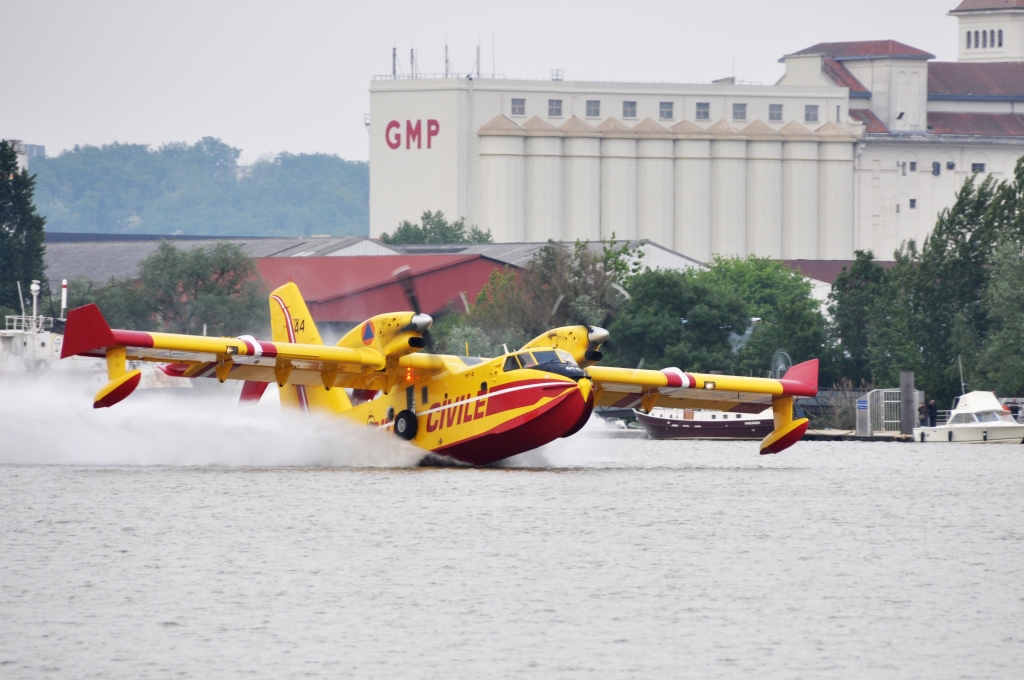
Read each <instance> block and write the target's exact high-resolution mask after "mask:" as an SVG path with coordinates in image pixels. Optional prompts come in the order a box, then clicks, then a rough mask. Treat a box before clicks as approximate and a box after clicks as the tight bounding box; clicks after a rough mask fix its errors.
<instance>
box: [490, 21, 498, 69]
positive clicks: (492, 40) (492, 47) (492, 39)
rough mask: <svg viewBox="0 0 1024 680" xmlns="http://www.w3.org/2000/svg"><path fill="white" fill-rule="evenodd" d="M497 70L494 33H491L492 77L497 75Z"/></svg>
mask: <svg viewBox="0 0 1024 680" xmlns="http://www.w3.org/2000/svg"><path fill="white" fill-rule="evenodd" d="M497 72H498V71H497V69H495V68H494V31H491V77H492V78H493V77H494V74H495V73H497Z"/></svg>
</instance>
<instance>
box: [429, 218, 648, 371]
mask: <svg viewBox="0 0 1024 680" xmlns="http://www.w3.org/2000/svg"><path fill="white" fill-rule="evenodd" d="M642 256H643V252H642V251H641V250H639V249H634V248H630V247H629V244H619V243H617V242H616V241H615V240H614V238H613V239H612V240H610V241H606V242H603V243H602V244H601V246H600V247H598V248H595V247H593V246H591V245H588V244H587V243H583V242H577V243H576V244H575V245H573V246H571V247H567V246H565V245H563V244H560V243H555V242H553V241H549V242H548V243H547V244H546V245H544V246H543V247H542V248H541V249H540V250H538V251H537V252H536V253H535V254H534V256H533V258H531V260H530V262H529V263H527V265H526V267H524V268H522V269H513V268H511V267H506V268H505V269H503V270H497V271H494V272H492V273H491V276H490V278H489V279H488V282H487V284H486V285H485V286H484V287H483V289H482V290H481V291H480V293H479V295H477V298H476V300H475V301H474V306H473V308H472V310H471V311H470V312H469V313H468V314H466V315H462V314H459V313H458V312H454V311H453V312H449V313H448V314H446V315H445V316H444V317H443V318H442V319H439V320H438V323H437V325H436V326H435V329H434V333H433V335H434V338H435V343H436V344H437V345H438V347H440V348H442V350H440V351H445V352H454V353H462V352H463V351H464V350H465V344H464V343H465V342H466V341H469V342H470V345H471V351H473V352H477V353H482V354H487V353H500V352H502V351H503V346H504V345H507V346H508V347H509V348H512V349H514V348H517V347H521V346H522V345H523V344H525V343H526V342H528V341H529V340H531V339H533V338H535V337H537V336H538V335H540V334H541V333H543V332H545V331H547V330H549V329H551V328H556V327H559V326H567V325H575V324H585V325H591V326H599V325H604V324H607V323H608V321H609V319H610V318H611V316H612V315H613V313H614V310H615V309H616V308H618V307H619V305H621V303H622V302H623V300H624V299H625V294H624V293H625V289H624V288H623V284H624V283H625V282H626V281H627V279H628V278H629V277H630V276H631V275H632V274H635V273H636V272H638V271H639V270H640V268H641V267H642V264H641V259H642Z"/></svg>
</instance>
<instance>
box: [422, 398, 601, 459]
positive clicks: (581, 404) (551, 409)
mask: <svg viewBox="0 0 1024 680" xmlns="http://www.w3.org/2000/svg"><path fill="white" fill-rule="evenodd" d="M570 387H571V389H569V390H567V391H566V393H565V394H563V395H562V396H560V397H558V398H557V399H553V400H552V401H550V402H548V403H547V404H545V405H544V406H543V407H542V408H540V409H537V410H536V411H531V412H529V413H528V414H527V415H523V416H519V417H517V418H513V419H512V420H510V421H508V422H506V423H503V424H502V425H499V426H498V427H496V428H494V429H492V430H489V431H487V432H486V433H484V434H482V435H480V436H478V437H474V438H473V439H469V440H465V441H461V442H458V443H457V444H451V445H450V446H442V447H440V448H438V449H435V450H434V454H435V455H439V456H445V457H447V458H452V459H454V460H457V461H459V462H461V463H466V464H468V465H489V464H491V463H496V462H498V461H499V460H504V459H505V458H510V457H511V456H514V455H516V454H519V453H523V452H525V451H530V450H533V449H536V448H537V447H540V446H544V445H545V444H547V443H549V442H552V441H554V440H556V439H558V438H559V437H563V436H567V435H568V434H571V433H572V432H574V431H575V430H577V429H579V425H580V423H585V422H586V420H587V419H588V418H589V417H590V411H591V409H592V408H593V399H592V398H591V399H589V400H587V401H584V400H583V395H582V394H581V393H580V391H579V390H578V389H576V387H575V386H574V385H573V386H570ZM591 397H593V393H591Z"/></svg>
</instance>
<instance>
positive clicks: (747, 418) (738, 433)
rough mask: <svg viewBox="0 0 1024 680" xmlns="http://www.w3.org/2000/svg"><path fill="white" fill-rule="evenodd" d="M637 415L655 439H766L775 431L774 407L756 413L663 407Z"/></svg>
mask: <svg viewBox="0 0 1024 680" xmlns="http://www.w3.org/2000/svg"><path fill="white" fill-rule="evenodd" d="M634 413H635V414H636V420H637V422H638V423H640V424H641V425H643V427H644V429H645V430H647V434H648V436H649V437H650V438H651V439H764V438H765V437H767V436H768V435H769V434H771V432H772V430H774V429H775V420H774V419H773V417H772V410H771V408H768V409H767V410H765V411H762V412H761V413H756V414H750V413H726V412H724V411H695V410H691V409H685V410H684V409H661V408H655V409H653V410H652V411H651V412H650V413H644V412H642V411H634Z"/></svg>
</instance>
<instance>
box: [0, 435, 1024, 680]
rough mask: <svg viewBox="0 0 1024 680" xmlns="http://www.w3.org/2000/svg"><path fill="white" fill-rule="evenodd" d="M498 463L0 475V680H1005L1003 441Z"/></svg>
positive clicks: (1015, 460)
mask: <svg viewBox="0 0 1024 680" xmlns="http://www.w3.org/2000/svg"><path fill="white" fill-rule="evenodd" d="M585 434H586V433H584V435H585ZM167 437H169V438H170V441H171V442H172V443H173V444H172V445H173V447H180V448H181V449H182V450H188V449H189V447H191V446H194V443H190V442H189V441H187V440H182V441H174V436H173V433H168V435H167ZM166 445H167V444H166V442H165V446H166ZM62 446H68V447H70V446H72V444H71V443H67V444H62ZM518 464H520V465H538V464H539V465H542V467H520V468H505V469H483V470H473V469H451V468H448V469H437V468H434V469H424V468H408V467H406V468H389V469H368V468H353V467H273V466H269V467H268V466H263V467H223V466H170V465H164V466H161V465H155V466H154V465H147V466H129V465H111V466H90V465H81V464H72V465H13V464H9V465H0V677H3V678H36V677H44V678H45V677H54V678H167V677H183V678H220V677H225V678H231V677H259V678H293V677H294V678H299V677H302V678H310V677H312V678H337V677H379V678H397V677H413V678H527V677H529V678H539V677H543V678H664V677H674V678H737V677H756V678H759V679H764V678H779V679H783V678H786V679H788V678H1021V677H1024V529H1022V522H1021V519H1022V508H1024V494H1022V492H1024V447H1019V446H989V447H982V446H973V447H972V446H943V445H920V444H903V445H896V444H860V443H806V442H805V443H801V444H799V445H798V446H797V447H796V448H794V449H791V450H790V451H787V452H785V453H783V454H781V455H778V456H770V457H763V458H762V457H759V456H758V455H757V454H756V443H752V442H740V443H729V442H700V443H684V442H656V441H647V440H624V439H604V438H596V437H593V436H591V437H589V438H588V437H586V436H582V435H581V436H578V437H577V438H574V439H573V440H570V441H568V442H564V443H560V444H559V445H556V446H552V447H549V449H548V450H547V451H546V452H544V453H543V454H541V455H532V456H529V457H528V458H527V459H526V460H524V461H519V462H518Z"/></svg>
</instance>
